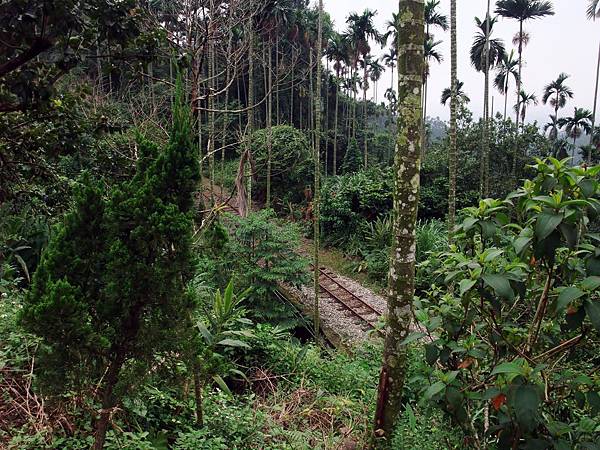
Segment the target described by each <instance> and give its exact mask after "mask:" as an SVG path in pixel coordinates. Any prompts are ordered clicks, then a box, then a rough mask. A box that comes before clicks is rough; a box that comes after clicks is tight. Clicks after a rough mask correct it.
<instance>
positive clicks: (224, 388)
mask: <svg viewBox="0 0 600 450" xmlns="http://www.w3.org/2000/svg"><path fill="white" fill-rule="evenodd" d="M212 379H213V380H214V381H215V383H217V384H218V385H219V387H220V388H221V390H222V391H223V392H225V393H226V394H227V395H232V393H231V389H229V386H227V383H225V380H223V378H221V376H220V375H213V377H212Z"/></svg>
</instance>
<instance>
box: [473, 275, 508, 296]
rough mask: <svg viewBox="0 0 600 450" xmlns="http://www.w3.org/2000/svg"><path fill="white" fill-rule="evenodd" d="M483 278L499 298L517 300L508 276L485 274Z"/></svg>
mask: <svg viewBox="0 0 600 450" xmlns="http://www.w3.org/2000/svg"><path fill="white" fill-rule="evenodd" d="M481 278H483V281H484V282H485V284H487V285H488V286H489V287H491V288H492V289H493V290H494V292H496V294H497V295H498V296H499V297H502V298H504V299H506V300H513V299H514V298H515V293H514V292H513V290H512V287H511V286H510V283H509V281H508V278H506V276H504V275H498V274H485V275H483V276H482V277H481Z"/></svg>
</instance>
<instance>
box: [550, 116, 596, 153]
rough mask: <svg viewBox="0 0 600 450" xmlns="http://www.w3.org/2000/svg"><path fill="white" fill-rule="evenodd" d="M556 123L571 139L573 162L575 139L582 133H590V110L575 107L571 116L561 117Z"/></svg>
mask: <svg viewBox="0 0 600 450" xmlns="http://www.w3.org/2000/svg"><path fill="white" fill-rule="evenodd" d="M558 125H559V127H560V128H561V129H563V128H564V130H565V132H566V133H567V136H569V137H570V138H572V139H573V155H572V158H573V162H575V161H574V160H575V147H576V142H577V139H578V138H580V137H581V136H582V135H583V134H584V133H585V134H586V135H590V134H591V133H592V112H591V111H590V110H588V109H583V108H575V109H574V111H573V115H572V116H571V117H563V118H561V119H559V121H558Z"/></svg>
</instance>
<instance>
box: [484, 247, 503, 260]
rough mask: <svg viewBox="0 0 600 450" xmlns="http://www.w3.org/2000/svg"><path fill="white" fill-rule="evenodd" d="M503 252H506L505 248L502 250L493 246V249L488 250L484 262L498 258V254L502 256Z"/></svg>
mask: <svg viewBox="0 0 600 450" xmlns="http://www.w3.org/2000/svg"><path fill="white" fill-rule="evenodd" d="M502 253H504V250H501V249H499V248H493V249H489V250H487V251H486V255H485V257H484V259H483V260H484V262H486V263H487V262H490V261H493V260H494V259H496V258H497V257H498V256H500V255H501V254H502Z"/></svg>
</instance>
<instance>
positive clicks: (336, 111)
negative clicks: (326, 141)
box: [332, 74, 340, 176]
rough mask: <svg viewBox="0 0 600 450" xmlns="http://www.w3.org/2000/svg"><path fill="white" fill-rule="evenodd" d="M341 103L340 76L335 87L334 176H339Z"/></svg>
mask: <svg viewBox="0 0 600 450" xmlns="http://www.w3.org/2000/svg"><path fill="white" fill-rule="evenodd" d="M339 101H340V77H339V74H338V76H337V78H336V85H335V118H334V125H333V127H334V130H333V161H332V166H333V176H336V175H337V143H338V109H339Z"/></svg>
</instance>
